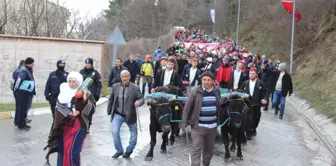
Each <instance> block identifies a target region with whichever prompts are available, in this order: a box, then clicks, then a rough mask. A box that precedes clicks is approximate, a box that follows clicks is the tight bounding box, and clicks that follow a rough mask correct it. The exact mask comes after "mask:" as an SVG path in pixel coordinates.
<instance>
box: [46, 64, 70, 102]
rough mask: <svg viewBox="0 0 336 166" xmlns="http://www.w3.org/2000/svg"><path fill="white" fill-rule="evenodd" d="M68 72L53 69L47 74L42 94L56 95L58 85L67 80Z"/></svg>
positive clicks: (58, 90)
mask: <svg viewBox="0 0 336 166" xmlns="http://www.w3.org/2000/svg"><path fill="white" fill-rule="evenodd" d="M68 74H69V73H68V72H66V71H61V70H55V71H53V72H51V73H50V74H49V77H48V80H47V82H46V86H45V89H44V95H45V96H46V97H48V96H53V97H57V96H58V95H59V93H60V85H61V84H62V83H63V82H67V77H68Z"/></svg>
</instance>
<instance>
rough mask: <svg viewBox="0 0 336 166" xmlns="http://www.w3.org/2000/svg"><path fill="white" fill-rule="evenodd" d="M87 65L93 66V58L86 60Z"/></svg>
mask: <svg viewBox="0 0 336 166" xmlns="http://www.w3.org/2000/svg"><path fill="white" fill-rule="evenodd" d="M85 63H90V64H93V59H92V58H86V59H85Z"/></svg>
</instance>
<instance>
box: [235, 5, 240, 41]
mask: <svg viewBox="0 0 336 166" xmlns="http://www.w3.org/2000/svg"><path fill="white" fill-rule="evenodd" d="M239 22H240V0H238V18H237V35H236V44H237V45H238V38H239Z"/></svg>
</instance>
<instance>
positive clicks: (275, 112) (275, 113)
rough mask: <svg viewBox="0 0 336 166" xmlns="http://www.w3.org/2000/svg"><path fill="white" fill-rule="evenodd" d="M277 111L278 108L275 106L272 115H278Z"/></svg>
mask: <svg viewBox="0 0 336 166" xmlns="http://www.w3.org/2000/svg"><path fill="white" fill-rule="evenodd" d="M278 113H279V108H276V107H275V111H274V115H278Z"/></svg>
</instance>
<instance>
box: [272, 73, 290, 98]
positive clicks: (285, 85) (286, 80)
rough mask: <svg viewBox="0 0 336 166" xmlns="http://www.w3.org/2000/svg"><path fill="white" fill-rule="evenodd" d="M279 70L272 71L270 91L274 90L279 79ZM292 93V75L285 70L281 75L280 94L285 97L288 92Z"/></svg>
mask: <svg viewBox="0 0 336 166" xmlns="http://www.w3.org/2000/svg"><path fill="white" fill-rule="evenodd" d="M279 76H280V71H275V72H272V77H271V84H270V91H271V92H273V91H274V90H275V86H276V83H277V81H278V79H279ZM292 93H293V82H292V77H291V76H290V75H289V74H288V73H287V71H285V75H284V76H283V77H282V87H281V96H283V97H286V96H287V95H288V94H289V95H292Z"/></svg>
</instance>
